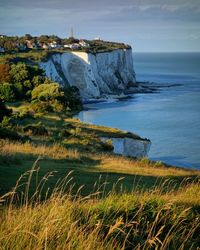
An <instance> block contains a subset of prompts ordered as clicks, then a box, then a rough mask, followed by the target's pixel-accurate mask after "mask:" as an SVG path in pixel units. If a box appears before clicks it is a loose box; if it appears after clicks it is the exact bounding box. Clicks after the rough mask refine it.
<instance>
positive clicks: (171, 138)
mask: <svg viewBox="0 0 200 250" xmlns="http://www.w3.org/2000/svg"><path fill="white" fill-rule="evenodd" d="M133 60H134V69H135V72H136V77H137V80H138V81H152V82H156V83H160V84H165V83H167V84H180V85H179V86H174V87H170V88H163V89H161V90H160V91H159V92H158V93H149V94H135V95H134V97H133V98H132V99H129V100H124V101H118V102H114V103H96V104H87V105H86V108H88V110H87V111H82V112H81V113H80V114H79V118H80V119H81V120H83V121H85V122H90V123H94V124H101V125H106V126H110V127H116V128H119V129H123V130H127V131H132V132H134V133H137V134H139V135H140V136H141V137H146V138H149V139H150V140H151V142H152V145H151V149H150V152H149V158H150V159H152V160H158V161H164V162H166V163H168V164H172V165H176V166H182V167H187V168H196V169H200V53H134V55H133Z"/></svg>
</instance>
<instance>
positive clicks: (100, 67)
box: [40, 49, 135, 99]
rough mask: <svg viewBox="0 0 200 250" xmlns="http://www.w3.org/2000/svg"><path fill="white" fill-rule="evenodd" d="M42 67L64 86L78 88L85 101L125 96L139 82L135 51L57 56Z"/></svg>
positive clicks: (67, 53)
mask: <svg viewBox="0 0 200 250" xmlns="http://www.w3.org/2000/svg"><path fill="white" fill-rule="evenodd" d="M40 67H41V68H42V69H44V71H45V74H46V76H47V77H49V78H51V79H52V80H53V81H56V82H58V83H60V84H61V85H62V86H65V85H70V86H76V87H77V88H78V89H79V91H80V95H81V96H82V98H83V99H89V98H98V97H102V96H104V95H109V94H119V93H123V90H125V89H127V88H128V86H131V85H132V84H134V83H135V72H134V69H133V59H132V50H131V49H117V50H113V51H110V52H103V53H96V54H91V53H86V52H63V53H55V54H53V55H51V56H50V57H49V59H48V60H47V61H44V62H41V63H40Z"/></svg>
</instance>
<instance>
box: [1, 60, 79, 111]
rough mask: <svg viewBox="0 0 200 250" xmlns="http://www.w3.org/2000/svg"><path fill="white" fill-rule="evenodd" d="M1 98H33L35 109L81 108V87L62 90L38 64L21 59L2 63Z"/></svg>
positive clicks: (29, 99) (16, 99)
mask: <svg viewBox="0 0 200 250" xmlns="http://www.w3.org/2000/svg"><path fill="white" fill-rule="evenodd" d="M0 98H1V99H2V100H3V101H5V102H13V101H22V100H27V101H32V107H33V109H34V110H35V111H36V112H45V111H58V112H60V111H63V110H77V109H80V108H81V101H80V97H79V92H78V89H77V88H75V87H67V88H64V89H62V88H61V87H60V86H59V84H58V83H55V82H53V81H51V80H50V79H48V78H47V77H45V76H44V74H43V70H42V69H40V68H39V67H38V66H35V65H34V66H33V65H28V64H25V63H22V62H18V63H4V64H0Z"/></svg>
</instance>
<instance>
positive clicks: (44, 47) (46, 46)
mask: <svg viewBox="0 0 200 250" xmlns="http://www.w3.org/2000/svg"><path fill="white" fill-rule="evenodd" d="M41 47H42V48H43V49H48V48H49V46H48V45H47V44H46V43H43V44H42V45H41Z"/></svg>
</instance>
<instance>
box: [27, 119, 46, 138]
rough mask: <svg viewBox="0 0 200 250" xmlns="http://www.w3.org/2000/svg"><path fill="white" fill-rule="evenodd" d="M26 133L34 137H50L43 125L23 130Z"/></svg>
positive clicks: (31, 126)
mask: <svg viewBox="0 0 200 250" xmlns="http://www.w3.org/2000/svg"><path fill="white" fill-rule="evenodd" d="M23 131H24V132H31V134H32V135H48V131H47V129H46V128H45V126H44V125H42V123H40V122H38V123H37V124H30V125H27V126H25V127H24V128H23Z"/></svg>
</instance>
